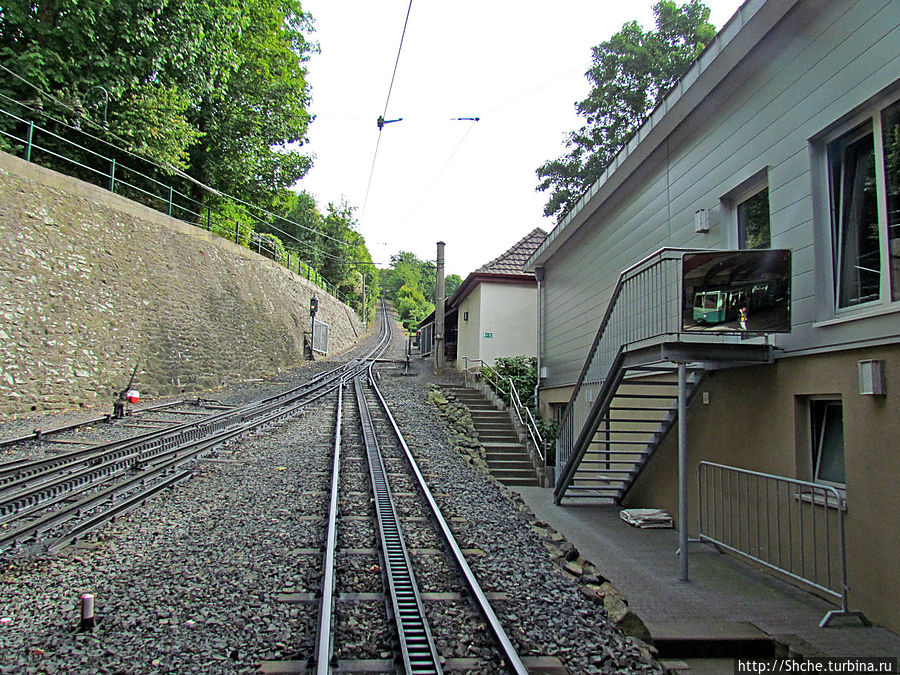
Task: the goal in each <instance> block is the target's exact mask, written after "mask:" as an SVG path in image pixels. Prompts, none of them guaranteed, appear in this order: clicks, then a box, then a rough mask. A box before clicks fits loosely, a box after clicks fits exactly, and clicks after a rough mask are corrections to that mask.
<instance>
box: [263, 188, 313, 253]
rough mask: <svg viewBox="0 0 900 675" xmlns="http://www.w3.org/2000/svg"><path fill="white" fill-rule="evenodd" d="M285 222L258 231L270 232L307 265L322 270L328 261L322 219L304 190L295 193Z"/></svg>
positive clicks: (289, 204)
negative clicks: (326, 259) (325, 260)
mask: <svg viewBox="0 0 900 675" xmlns="http://www.w3.org/2000/svg"><path fill="white" fill-rule="evenodd" d="M292 194H293V197H292V198H291V199H290V201H289V202H288V203H287V205H286V209H285V210H286V213H285V215H284V217H283V218H275V219H274V220H273V222H272V223H271V224H269V223H265V224H260V225H259V226H257V228H256V229H257V231H262V232H270V233H271V234H274V235H276V236H278V237H280V238H281V239H282V241H283V242H284V246H285V248H286V249H288V250H289V251H291V252H293V253H294V254H296V255H298V256H299V257H300V259H301V260H303V261H304V262H305V263H307V264H308V265H310V266H311V267H314V268H316V269H319V268H321V267H322V262H323V260H324V259H325V255H324V254H325V239H324V229H323V218H322V214H321V213H320V212H319V207H318V205H317V204H316V200H315V197H313V196H312V195H311V194H309V193H308V192H306V191H305V190H304V191H302V192H300V193H292Z"/></svg>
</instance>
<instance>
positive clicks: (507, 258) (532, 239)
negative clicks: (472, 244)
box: [475, 227, 547, 277]
mask: <svg viewBox="0 0 900 675" xmlns="http://www.w3.org/2000/svg"><path fill="white" fill-rule="evenodd" d="M546 238H547V233H546V232H544V231H543V230H542V229H541V228H539V227H536V228H534V229H533V230H532V231H531V232H529V233H528V234H526V235H525V236H524V237H523V238H522V239H521V240H520V241H519V242H517V243H516V244H514V245H513V246H512V247H511V248H510V249H509V250H508V251H506V252H505V253H503V254H501V255H499V256H497V257H496V258H494V259H493V260H491V261H490V262H489V263H486V264H484V265H482V266H481V267H479V268H478V269H477V270H475V272H476V273H479V272H481V273H486V274H520V275H522V276H525V277H533V276H534V273H533V272H526V271H524V270H523V269H522V267H523V266H524V265H525V263H526V262H528V259H529V258H530V257H531V256H532V254H533V253H534V252H535V251H536V250H537V249H538V247H539V246H540V245H541V244H542V243H543V242H544V239H546Z"/></svg>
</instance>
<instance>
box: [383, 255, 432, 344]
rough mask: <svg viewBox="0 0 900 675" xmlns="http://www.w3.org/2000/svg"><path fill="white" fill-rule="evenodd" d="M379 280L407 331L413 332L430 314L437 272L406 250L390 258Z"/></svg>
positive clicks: (430, 265)
mask: <svg viewBox="0 0 900 675" xmlns="http://www.w3.org/2000/svg"><path fill="white" fill-rule="evenodd" d="M379 278H380V280H381V287H382V288H383V289H384V292H385V295H386V296H387V298H388V299H389V300H391V301H392V302H393V303H394V306H395V307H396V308H397V312H398V313H399V315H400V321H401V323H402V324H403V326H404V327H405V328H406V329H407V330H411V331H414V330H416V329H417V328H418V327H419V323H421V321H422V319H424V318H425V317H426V316H428V315H429V314H431V313H432V312H433V311H434V303H433V302H432V300H433V298H434V297H435V285H436V284H437V272H436V270H435V267H434V265H433V264H432V263H431V262H430V261H427V260H419V258H417V257H416V255H415V254H414V253H410V252H409V251H400V252H399V253H396V254H394V255H392V256H391V266H390V267H389V268H388V269H383V270H380V271H379ZM445 281H446V280H445ZM445 288H446V285H445Z"/></svg>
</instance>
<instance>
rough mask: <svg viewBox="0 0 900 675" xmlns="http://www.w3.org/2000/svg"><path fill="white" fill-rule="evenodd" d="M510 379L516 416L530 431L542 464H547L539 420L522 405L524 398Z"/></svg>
mask: <svg viewBox="0 0 900 675" xmlns="http://www.w3.org/2000/svg"><path fill="white" fill-rule="evenodd" d="M508 380H509V400H510V401H512V405H513V409H514V410H515V411H516V416H517V417H518V418H519V424H521V425H522V426H523V427H525V429H526V430H527V431H528V435H529V436H531V443H532V444H533V445H534V447H535V450H537V454H538V457H540V458H541V464H542V465H543V466H545V467H546V466H547V458H546V457H547V455H546V451H545V449H544V439H543V437H542V436H541V432H540V430H539V429H538V426H537V422H535V421H534V416H533V415H532V414H531V411H530V410H529V409H528V408H526V407H525V406H524V405H522V399H521V397H520V396H519V391H518V390H517V389H516V385H515V384H513V380H512V378H511V377H510V378H508ZM523 410H524V411H525V415H524V416H523V415H522V411H523Z"/></svg>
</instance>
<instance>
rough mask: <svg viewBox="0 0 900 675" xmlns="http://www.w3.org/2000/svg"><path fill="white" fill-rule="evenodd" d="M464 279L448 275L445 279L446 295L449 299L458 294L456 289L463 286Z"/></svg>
mask: <svg viewBox="0 0 900 675" xmlns="http://www.w3.org/2000/svg"><path fill="white" fill-rule="evenodd" d="M462 282H463V279H462V277H461V276H459V275H458V274H448V275H447V276H446V277H445V278H444V295H446V296H447V297H448V298H449V297H450V296H451V295H453V294H454V293H455V292H456V289H457V288H459V287H460V286H462Z"/></svg>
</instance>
